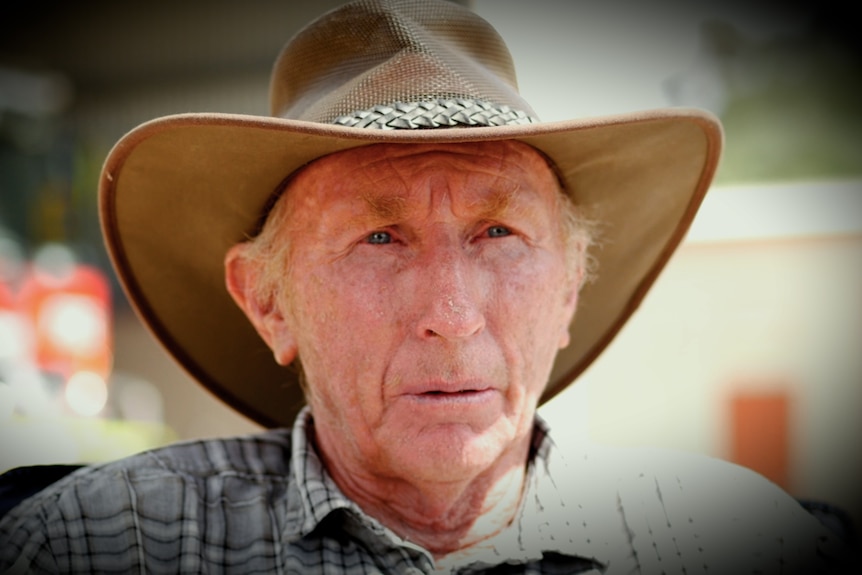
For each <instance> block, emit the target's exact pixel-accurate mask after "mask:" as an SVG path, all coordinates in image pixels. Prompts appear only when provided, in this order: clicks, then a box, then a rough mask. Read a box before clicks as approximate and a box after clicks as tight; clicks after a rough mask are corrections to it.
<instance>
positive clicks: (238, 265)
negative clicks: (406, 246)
mask: <svg viewBox="0 0 862 575" xmlns="http://www.w3.org/2000/svg"><path fill="white" fill-rule="evenodd" d="M247 250H248V245H247V244H237V245H235V246H233V247H232V248H230V249H229V250H228V252H227V254H226V255H225V258H224V270H225V286H226V287H227V291H228V293H230V295H231V297H232V298H233V301H234V302H236V304H237V305H238V306H239V308H240V309H241V310H242V311H243V312H244V313H245V315H246V317H247V318H248V320H249V321H250V322H251V324H252V325H253V326H254V328H255V330H257V333H258V334H259V335H260V337H261V338H262V339H263V341H265V342H266V344H267V345H268V346H269V348H270V349H271V350H272V353H273V356H274V357H275V361H276V362H278V363H279V364H281V365H288V364H289V363H290V362H292V361H293V360H294V358H295V357H296V351H297V349H296V338H295V337H294V336H293V332H292V330H291V329H290V325H289V323H288V322H287V321H286V318H285V317H284V314H283V312H282V310H281V308H280V307H279V306H278V304H277V303H276V301H274V298H273V297H272V295H271V294H269V295H266V296H264V295H262V294H261V293H260V291H259V290H258V289H257V286H258V283H259V281H260V275H261V273H262V270H261V267H262V266H261V264H260V262H258V261H255V260H253V259H251V258H249V257H247V256H246V252H247Z"/></svg>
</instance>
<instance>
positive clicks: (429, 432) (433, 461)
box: [396, 422, 513, 482]
mask: <svg viewBox="0 0 862 575" xmlns="http://www.w3.org/2000/svg"><path fill="white" fill-rule="evenodd" d="M498 423H500V422H498ZM506 427H507V426H506V425H492V426H487V425H486V426H475V425H471V424H470V423H460V422H447V423H438V424H435V425H427V426H424V427H423V428H422V429H421V430H419V432H418V433H414V434H411V436H412V439H411V440H410V441H405V442H402V443H401V444H400V445H399V449H398V453H397V454H396V458H397V461H398V465H399V466H403V468H404V469H405V470H408V469H409V470H410V473H411V474H413V476H414V477H415V478H416V479H421V480H426V481H444V482H448V481H462V480H469V479H471V478H473V477H475V476H476V475H478V474H480V473H482V472H484V471H485V470H487V469H488V468H490V467H491V466H493V465H494V464H495V463H497V462H498V461H499V460H500V459H501V457H502V456H503V455H504V452H505V451H506V450H507V449H509V448H511V446H512V440H513V435H512V433H511V432H510V431H509V430H507V429H506Z"/></svg>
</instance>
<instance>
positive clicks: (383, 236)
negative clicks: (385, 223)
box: [365, 232, 392, 245]
mask: <svg viewBox="0 0 862 575" xmlns="http://www.w3.org/2000/svg"><path fill="white" fill-rule="evenodd" d="M365 241H366V242H368V243H369V244H374V245H383V244H391V243H392V235H391V234H390V233H389V232H374V233H372V234H371V235H369V236H368V237H367V238H366V239H365Z"/></svg>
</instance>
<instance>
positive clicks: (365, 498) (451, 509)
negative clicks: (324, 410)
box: [317, 438, 529, 558]
mask: <svg viewBox="0 0 862 575" xmlns="http://www.w3.org/2000/svg"><path fill="white" fill-rule="evenodd" d="M317 449H318V452H319V453H320V456H321V458H322V460H323V462H324V465H325V466H326V469H327V471H328V472H329V474H330V475H331V476H332V478H333V480H334V481H335V483H336V484H337V485H338V487H339V488H340V489H341V491H342V492H343V493H344V494H345V495H346V496H347V497H349V498H350V499H351V500H353V501H354V502H355V503H356V504H357V505H359V507H360V508H361V509H362V510H363V511H364V512H365V513H366V514H368V515H369V516H371V517H374V518H375V519H377V520H378V521H380V522H381V523H382V524H383V525H385V526H386V527H388V528H389V529H391V530H392V531H393V532H394V533H396V534H397V535H399V536H400V537H401V538H403V539H405V540H407V541H411V542H412V543H415V544H417V545H420V546H422V547H424V548H425V549H427V550H428V551H430V552H431V553H432V554H433V555H434V557H435V558H440V557H442V556H445V555H449V554H452V553H455V552H457V551H461V550H464V549H467V548H470V547H472V546H474V545H477V544H478V543H480V542H482V541H485V540H487V539H490V538H491V537H494V536H495V535H497V534H498V533H500V532H501V531H503V530H504V529H505V528H506V527H508V526H509V525H510V524H511V523H512V520H513V519H514V517H515V515H516V513H517V511H518V509H519V507H520V502H521V498H522V495H523V490H524V484H525V478H526V463H527V458H528V453H529V438H527V441H526V443H525V444H524V445H519V446H517V447H516V448H515V449H513V450H511V451H510V452H508V453H506V454H505V456H504V458H501V460H500V461H498V462H497V464H496V465H495V466H493V467H492V468H490V469H488V470H485V471H484V472H482V473H479V474H477V475H476V476H474V477H469V478H465V479H464V480H463V481H448V482H433V481H425V482H417V481H410V482H407V481H404V480H401V479H395V478H388V477H386V478H381V477H379V476H372V475H367V474H362V473H354V472H352V470H351V469H349V468H347V467H345V466H343V465H340V464H339V463H340V462H339V463H336V461H338V460H337V459H336V458H332V459H330V458H329V457H327V454H326V452H325V450H324V449H321V448H320V446H318V447H317Z"/></svg>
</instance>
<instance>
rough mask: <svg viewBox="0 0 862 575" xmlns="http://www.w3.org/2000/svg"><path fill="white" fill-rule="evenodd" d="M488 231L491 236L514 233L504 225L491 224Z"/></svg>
mask: <svg viewBox="0 0 862 575" xmlns="http://www.w3.org/2000/svg"><path fill="white" fill-rule="evenodd" d="M487 233H488V237H489V238H503V237H506V236H509V235H512V232H511V230H509V228H506V227H504V226H491V227H490V228H488V232H487Z"/></svg>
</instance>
